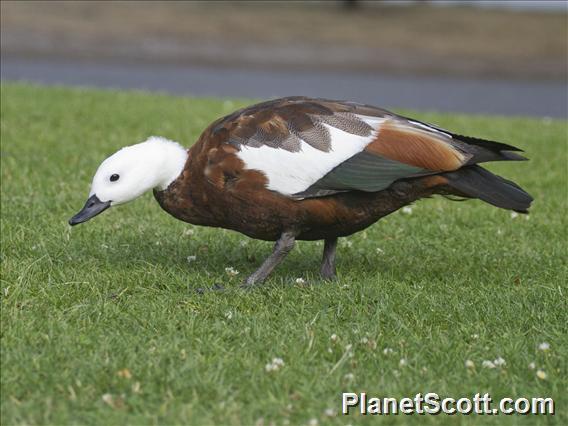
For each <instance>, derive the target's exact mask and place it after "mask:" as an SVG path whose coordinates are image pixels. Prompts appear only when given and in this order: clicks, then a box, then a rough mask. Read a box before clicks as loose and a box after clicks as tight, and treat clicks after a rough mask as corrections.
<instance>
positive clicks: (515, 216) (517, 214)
mask: <svg viewBox="0 0 568 426" xmlns="http://www.w3.org/2000/svg"><path fill="white" fill-rule="evenodd" d="M518 216H519V213H517V212H511V219H516V218H517V217H518Z"/></svg>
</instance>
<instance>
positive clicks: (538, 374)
mask: <svg viewBox="0 0 568 426" xmlns="http://www.w3.org/2000/svg"><path fill="white" fill-rule="evenodd" d="M536 377H538V378H539V379H540V380H545V379H546V377H547V375H546V373H545V372H544V370H538V371H537V372H536Z"/></svg>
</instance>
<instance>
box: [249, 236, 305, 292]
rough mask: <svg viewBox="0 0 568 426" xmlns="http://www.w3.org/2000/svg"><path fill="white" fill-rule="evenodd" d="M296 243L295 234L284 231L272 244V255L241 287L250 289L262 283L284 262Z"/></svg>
mask: <svg viewBox="0 0 568 426" xmlns="http://www.w3.org/2000/svg"><path fill="white" fill-rule="evenodd" d="M295 242H296V234H295V233H294V232H290V231H286V232H283V233H282V235H281V236H280V239H279V240H278V241H276V244H274V250H273V251H272V254H271V255H270V256H268V258H267V259H266V260H265V261H264V262H263V263H262V265H261V266H260V268H258V269H257V270H256V271H254V272H253V273H252V274H251V275H250V276H249V277H248V278H247V279H246V281H245V282H244V283H243V285H242V287H245V288H247V287H252V286H253V285H255V284H260V283H262V282H263V281H264V280H265V279H266V277H268V276H269V275H270V273H271V272H272V271H273V270H274V268H276V266H278V265H279V264H280V262H282V261H283V260H284V258H285V257H286V256H287V255H288V253H290V251H291V250H292V249H293V248H294V243H295Z"/></svg>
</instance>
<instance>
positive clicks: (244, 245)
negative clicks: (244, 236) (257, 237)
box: [239, 240, 249, 247]
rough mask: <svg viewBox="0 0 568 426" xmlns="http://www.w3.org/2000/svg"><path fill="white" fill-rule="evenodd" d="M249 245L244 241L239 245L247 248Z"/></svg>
mask: <svg viewBox="0 0 568 426" xmlns="http://www.w3.org/2000/svg"><path fill="white" fill-rule="evenodd" d="M248 243H249V242H248V240H242V241H241V242H240V243H239V245H240V246H241V247H246V246H248Z"/></svg>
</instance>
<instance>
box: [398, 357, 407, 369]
mask: <svg viewBox="0 0 568 426" xmlns="http://www.w3.org/2000/svg"><path fill="white" fill-rule="evenodd" d="M398 365H399V367H406V366H407V365H408V361H407V360H406V358H401V359H400V361H399V362H398Z"/></svg>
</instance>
